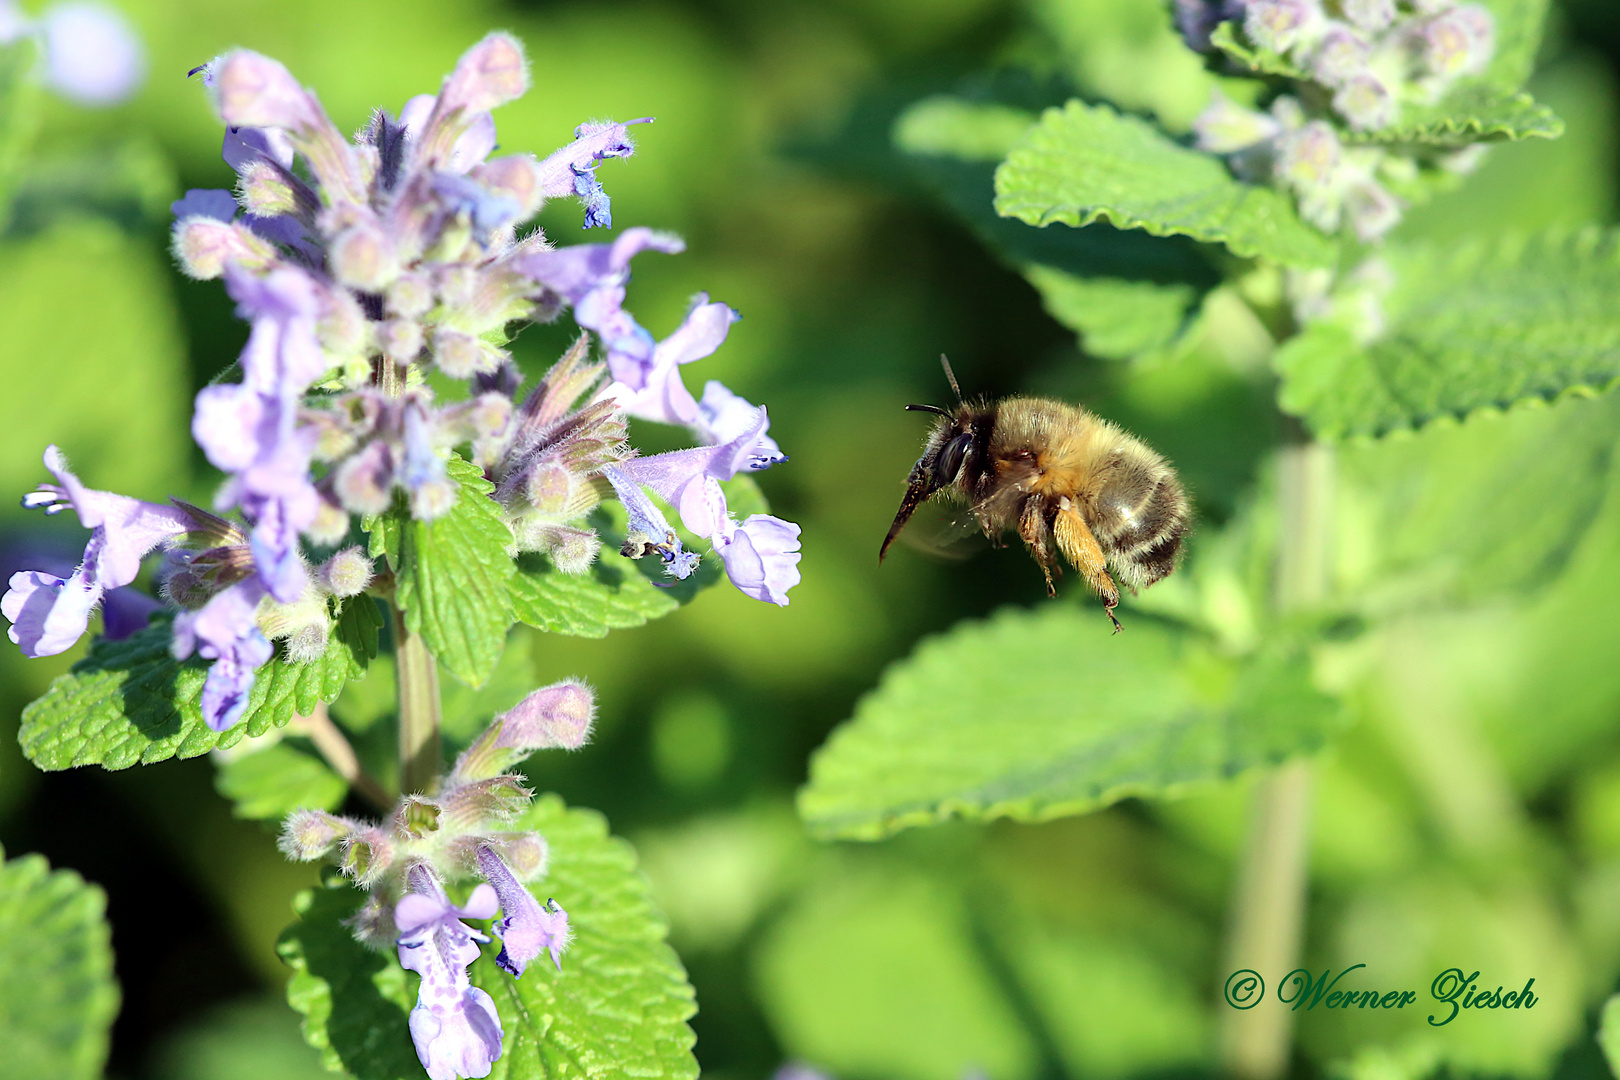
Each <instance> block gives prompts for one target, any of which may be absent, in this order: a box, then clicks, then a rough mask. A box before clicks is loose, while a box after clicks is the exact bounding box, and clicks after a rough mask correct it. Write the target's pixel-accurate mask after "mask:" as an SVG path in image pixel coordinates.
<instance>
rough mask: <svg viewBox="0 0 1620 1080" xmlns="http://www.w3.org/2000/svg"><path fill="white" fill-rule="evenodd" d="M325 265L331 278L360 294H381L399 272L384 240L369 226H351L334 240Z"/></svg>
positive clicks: (377, 231) (329, 248)
mask: <svg viewBox="0 0 1620 1080" xmlns="http://www.w3.org/2000/svg"><path fill="white" fill-rule="evenodd" d="M326 262H327V265H328V266H330V267H331V268H332V276H333V277H335V278H337V279H338V280H339V281H341V282H342V283H343V284H345V285H347V286H349V287H350V288H354V289H359V290H360V291H361V292H371V293H374V292H381V291H382V289H383V288H384V287H385V286H387V284H388V283H389V282H390V281H392V280H393V279H394V276H395V275H396V274H398V273H399V268H398V266H397V265H396V263H395V261H394V256H393V252H392V251H391V250H390V247H389V244H388V240H387V238H386V237H385V236H384V235H383V234H382V232H381V231H380V230H379V229H377V228H375V227H374V226H372V225H371V224H369V223H367V224H360V225H353V226H351V227H349V228H347V229H344V230H343V231H342V232H341V233H339V234H338V235H337V236H336V237H334V238H333V240H332V243H331V245H330V246H329V247H328V248H327V253H326Z"/></svg>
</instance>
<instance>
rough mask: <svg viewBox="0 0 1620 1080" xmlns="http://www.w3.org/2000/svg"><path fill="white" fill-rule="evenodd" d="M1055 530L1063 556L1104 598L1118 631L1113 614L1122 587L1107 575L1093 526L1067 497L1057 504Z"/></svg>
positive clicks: (1110, 618) (1111, 619)
mask: <svg viewBox="0 0 1620 1080" xmlns="http://www.w3.org/2000/svg"><path fill="white" fill-rule="evenodd" d="M1052 532H1053V534H1054V535H1055V536H1056V538H1057V546H1058V550H1059V551H1061V552H1063V557H1064V558H1066V559H1068V560H1069V562H1070V563H1071V564H1072V565H1073V566H1074V568H1075V569H1076V570H1078V571H1080V574H1081V576H1082V577H1084V578H1085V579H1086V584H1087V585H1090V586H1091V587H1092V588H1093V589H1095V590H1096V591H1097V594H1098V595H1099V596H1101V597H1102V598H1103V606H1104V608H1105V609H1106V610H1107V612H1108V619H1109V621H1110V622H1112V623H1113V624H1114V630H1115V632H1116V633H1117V632H1118V631H1119V629H1120V625H1119V620H1118V619H1116V618H1114V608H1116V607H1118V606H1119V588H1118V587H1117V586H1116V585H1115V584H1114V579H1113V578H1111V577H1109V576H1108V564H1107V560H1106V559H1105V558H1104V557H1103V553H1102V548H1101V546H1099V545H1098V543H1097V538H1096V537H1095V536H1093V535H1092V534H1091V529H1090V528H1089V527H1087V525H1086V522H1085V519H1084V518H1083V517H1081V516H1080V511H1079V510H1077V509H1076V508H1075V506H1074V504H1073V503H1071V502H1070V501H1069V500H1068V499H1064V500H1063V501H1062V503H1060V504H1059V506H1058V512H1057V516H1056V518H1055V519H1054V520H1053V522H1052Z"/></svg>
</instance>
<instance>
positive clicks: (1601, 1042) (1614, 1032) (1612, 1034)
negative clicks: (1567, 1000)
mask: <svg viewBox="0 0 1620 1080" xmlns="http://www.w3.org/2000/svg"><path fill="white" fill-rule="evenodd" d="M1597 1042H1598V1046H1599V1047H1601V1048H1602V1050H1603V1060H1604V1061H1607V1062H1608V1063H1609V1072H1611V1073H1613V1074H1614V1075H1615V1076H1617V1077H1620V994H1614V995H1611V996H1610V998H1609V1000H1608V1001H1605V1002H1604V1003H1603V1013H1602V1016H1601V1017H1600V1018H1599V1021H1598V1033H1597Z"/></svg>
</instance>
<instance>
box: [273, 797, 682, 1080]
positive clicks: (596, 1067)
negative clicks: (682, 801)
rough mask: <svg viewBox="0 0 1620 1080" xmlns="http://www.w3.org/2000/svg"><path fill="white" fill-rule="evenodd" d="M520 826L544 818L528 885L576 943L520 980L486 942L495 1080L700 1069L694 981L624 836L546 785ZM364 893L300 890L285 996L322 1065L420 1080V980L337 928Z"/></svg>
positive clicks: (288, 944) (289, 935)
mask: <svg viewBox="0 0 1620 1080" xmlns="http://www.w3.org/2000/svg"><path fill="white" fill-rule="evenodd" d="M514 828H518V829H538V830H539V831H540V832H541V833H543V834H544V835H545V837H546V840H547V842H548V843H549V844H550V847H551V863H550V867H549V869H548V870H547V875H546V877H545V879H544V880H543V881H542V882H540V883H539V884H537V885H534V886H532V888H533V889H535V891H536V892H537V894H538V895H540V896H543V897H553V898H555V899H556V901H557V903H558V904H560V905H561V906H562V907H563V908H564V910H566V911H567V912H568V917H569V924H570V926H571V927H572V928H573V930H574V943H573V945H572V946H571V947H570V949H569V950H568V953H567V954H566V955H565V956H564V957H563V968H562V971H561V972H559V971H557V970H556V969H555V968H553V967H552V966H551V963H550V961H549V960H548V959H546V958H545V957H543V956H542V957H541V958H540V959H539V960H537V961H536V962H535V963H534V964H533V965H532V966H531V967H529V968H528V969H527V970H526V971H525V972H524V975H523V978H521V979H513V978H512V977H511V976H509V975H507V974H506V973H505V972H503V971H501V970H500V969H499V968H498V967H497V966H496V965H495V959H494V958H495V955H496V954H497V953H498V952H499V951H500V946H499V944H496V943H492V944H489V945H485V946H484V952H483V956H482V957H481V958H480V959H479V960H478V961H477V962H476V963H474V965H473V968H472V973H473V979H474V982H476V983H477V984H478V985H479V986H482V987H483V988H484V989H485V990H486V991H488V992H489V994H490V996H491V997H492V998H493V999H494V1000H495V1005H496V1008H497V1009H498V1010H499V1011H500V1015H501V1025H502V1027H503V1028H504V1029H505V1033H506V1035H505V1043H504V1050H503V1053H502V1055H501V1058H500V1060H499V1061H498V1062H496V1064H495V1069H494V1072H493V1073H492V1074H491V1076H492V1078H493V1080H540V1078H542V1077H544V1078H547V1080H561V1078H571V1077H582V1078H588V1080H608V1078H618V1077H624V1076H634V1077H642V1078H647V1080H661V1078H668V1080H676V1078H682V1080H686V1078H692V1077H696V1076H697V1071H698V1068H697V1060H696V1059H695V1058H694V1057H693V1056H692V1045H693V1042H694V1041H695V1039H694V1036H693V1034H692V1029H691V1028H690V1027H689V1026H687V1023H686V1021H687V1019H688V1018H689V1017H691V1016H692V1014H693V1013H694V1012H695V1011H696V1006H695V1004H694V1003H693V997H692V988H691V986H690V985H689V984H688V983H687V981H686V973H685V971H684V970H683V969H682V968H681V963H680V961H679V960H678V959H677V958H676V956H675V953H674V951H673V950H671V949H670V947H669V946H668V945H667V944H665V942H664V935H665V926H664V922H663V919H662V918H661V917H660V916H659V915H658V914H657V913H656V912H655V911H654V910H653V907H652V903H651V900H650V898H649V896H648V889H647V883H646V881H645V879H644V878H643V877H642V876H641V874H640V873H639V872H638V871H637V870H636V864H635V854H634V852H633V851H632V850H631V848H630V845H629V844H627V843H625V842H624V841H623V840H619V839H615V838H613V837H611V836H609V835H608V830H607V823H606V821H604V820H603V818H602V816H601V815H600V814H597V813H594V812H593V811H589V810H569V809H567V808H566V807H565V806H564V805H563V803H562V800H561V799H559V798H557V797H556V796H554V795H545V796H542V797H541V798H539V799H538V800H536V802H535V804H534V805H533V807H531V808H530V810H529V811H528V812H527V813H526V814H525V815H524V816H523V817H521V818H520V819H518V821H517V823H516V824H515V825H514ZM361 900H362V894H361V893H360V892H359V891H358V890H356V889H354V888H352V887H350V886H349V885H347V884H345V883H343V882H342V881H340V880H337V879H336V877H335V875H334V879H333V880H331V881H329V882H328V884H327V885H326V886H325V887H323V888H320V889H314V890H310V891H309V892H306V893H303V894H301V895H300V896H299V898H298V901H297V904H296V908H297V910H298V913H299V919H298V921H297V922H296V923H294V924H293V925H292V926H291V927H290V928H288V930H287V931H286V932H285V933H284V934H283V935H282V937H281V943H280V945H279V947H278V951H279V952H280V954H281V956H282V958H283V959H285V960H286V961H287V963H288V964H290V965H291V966H292V968H293V977H292V979H291V981H290V982H289V983H288V986H287V996H288V1000H289V1001H290V1002H291V1003H292V1005H293V1007H294V1008H295V1009H297V1010H298V1011H299V1012H301V1013H303V1014H304V1016H305V1021H304V1033H305V1037H306V1038H307V1039H308V1040H309V1042H310V1044H311V1045H313V1046H315V1047H316V1048H317V1049H319V1050H321V1052H322V1054H323V1055H324V1057H325V1059H326V1062H327V1065H328V1066H329V1067H330V1068H332V1069H334V1070H338V1069H342V1070H346V1071H347V1072H349V1073H351V1074H353V1075H354V1076H355V1077H357V1078H359V1080H406V1078H409V1080H420V1077H421V1075H422V1071H421V1066H420V1065H419V1064H418V1063H417V1061H416V1055H415V1052H414V1050H413V1049H412V1044H411V1038H410V1032H409V1030H408V1028H407V1026H406V1016H407V1014H408V1012H409V1010H410V1008H411V1006H412V1004H413V1003H414V1000H415V983H416V980H415V978H414V977H411V978H408V977H407V975H406V973H405V972H404V970H403V969H402V968H400V967H399V965H398V964H397V963H396V962H395V959H394V957H393V956H392V955H391V954H390V955H384V954H381V953H375V952H372V951H370V950H368V949H366V948H365V947H364V946H362V945H359V944H358V943H356V942H355V941H354V939H353V937H352V936H350V934H349V931H348V929H347V928H346V927H344V926H343V920H344V919H345V918H347V917H348V916H349V915H350V914H352V913H353V912H354V911H355V909H356V908H357V907H358V906H359V904H360V902H361Z"/></svg>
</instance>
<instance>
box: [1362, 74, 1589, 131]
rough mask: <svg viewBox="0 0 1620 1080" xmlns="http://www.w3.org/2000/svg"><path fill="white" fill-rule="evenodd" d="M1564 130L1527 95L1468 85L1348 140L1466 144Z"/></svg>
mask: <svg viewBox="0 0 1620 1080" xmlns="http://www.w3.org/2000/svg"><path fill="white" fill-rule="evenodd" d="M1563 133H1564V122H1563V121H1562V120H1560V119H1558V117H1557V116H1556V115H1555V114H1554V113H1553V111H1552V110H1551V109H1549V108H1548V107H1547V106H1545V105H1542V104H1540V103H1538V102H1537V101H1536V100H1535V99H1534V98H1532V97H1531V96H1530V95H1529V94H1525V93H1519V92H1511V93H1506V92H1503V91H1500V90H1495V89H1492V88H1491V87H1489V86H1479V85H1469V86H1464V87H1462V88H1460V89H1457V90H1453V91H1452V92H1451V93H1449V94H1447V95H1446V96H1445V99H1444V100H1442V101H1440V102H1439V103H1437V104H1434V105H1409V106H1407V107H1406V108H1405V109H1403V110H1401V115H1400V119H1399V120H1397V121H1396V122H1395V123H1394V124H1391V125H1390V126H1389V127H1387V128H1381V129H1379V130H1378V131H1372V132H1368V133H1366V134H1365V135H1361V136H1358V135H1356V134H1353V133H1351V134H1347V135H1346V136H1345V141H1347V142H1376V143H1431V144H1435V145H1439V146H1467V145H1468V144H1470V143H1477V142H1501V141H1504V140H1507V139H1527V138H1541V139H1556V138H1557V137H1558V136H1560V135H1562V134H1563Z"/></svg>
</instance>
